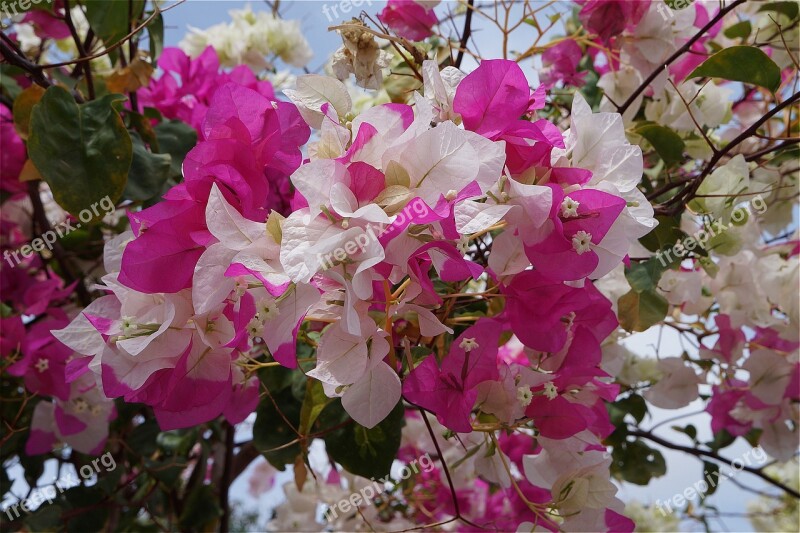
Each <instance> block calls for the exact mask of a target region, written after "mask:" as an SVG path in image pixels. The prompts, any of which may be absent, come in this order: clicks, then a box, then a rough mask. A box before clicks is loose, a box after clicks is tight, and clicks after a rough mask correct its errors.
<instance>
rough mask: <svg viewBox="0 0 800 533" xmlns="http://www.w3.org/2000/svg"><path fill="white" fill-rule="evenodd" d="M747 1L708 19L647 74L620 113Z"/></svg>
mask: <svg viewBox="0 0 800 533" xmlns="http://www.w3.org/2000/svg"><path fill="white" fill-rule="evenodd" d="M746 1H747V0H735V1H734V2H733V3H732V4H730V5H729V6H727V7H724V8H723V9H720V10H719V13H717V15H716V16H715V17H714V18H712V19H711V20H710V21H708V24H706V25H705V26H703V27H702V28H700V31H698V32H697V33H696V34H695V35H694V37H692V38H691V39H689V40H688V41H686V44H684V45H683V46H681V47H680V48H678V50H677V51H676V52H675V53H674V54H672V55H671V56H669V57H668V58H667V60H666V61H664V62H663V63H662V64H661V65H659V67H658V68H657V69H655V70H654V71H653V72H651V73H650V75H649V76H647V78H645V80H644V81H643V82H642V84H641V85H639V87H638V88H637V89H636V90H635V91H633V93H632V94H631V95H630V96H629V97H628V99H627V100H625V102H624V103H623V104H622V107H620V108H619V110H618V111H619V114H620V115H622V114H623V113H625V111H626V110H627V109H628V108H629V107H630V106H631V104H633V102H634V101H635V100H636V98H638V96H639V95H640V94H642V93H643V92H644V91H645V89H647V87H649V86H650V84H651V83H652V82H653V80H654V79H656V78H657V77H658V76H659V74H661V72H663V70H664V69H666V68H667V67H668V66H670V65H671V64H672V63H673V62H675V60H677V59H678V58H679V57H681V56H682V55H683V54H684V53H686V51H687V50H689V49H690V48H691V47H692V45H693V44H694V43H696V42H697V41H698V40H699V39H700V37H702V36H703V35H704V34H705V33H706V32H707V31H708V30H710V29H711V28H713V27H714V25H715V24H716V23H717V22H719V21H720V20H722V18H723V17H724V16H725V15H727V14H728V13H729V12H730V11H732V10H733V9H735V8H736V6H738V5H739V4H743V3H744V2H746Z"/></svg>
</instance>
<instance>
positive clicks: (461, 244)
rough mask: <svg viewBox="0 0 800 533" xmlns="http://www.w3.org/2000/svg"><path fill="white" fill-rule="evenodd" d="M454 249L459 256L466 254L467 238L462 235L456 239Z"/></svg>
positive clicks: (467, 247) (467, 248)
mask: <svg viewBox="0 0 800 533" xmlns="http://www.w3.org/2000/svg"><path fill="white" fill-rule="evenodd" d="M456 248H458V251H459V252H461V254H462V255H463V254H466V253H467V252H468V251H469V237H468V236H466V235H462V236H461V237H459V239H458V243H457V244H456Z"/></svg>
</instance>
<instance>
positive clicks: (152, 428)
mask: <svg viewBox="0 0 800 533" xmlns="http://www.w3.org/2000/svg"><path fill="white" fill-rule="evenodd" d="M160 431H161V430H160V429H159V427H158V423H157V422H156V420H155V418H151V419H150V420H145V421H144V422H143V423H141V424H139V425H138V426H136V428H134V430H133V431H132V432H131V434H130V435H129V436H128V437H127V438H126V439H125V442H126V443H127V444H128V446H130V448H131V449H133V450H136V453H137V454H139V455H140V456H149V455H152V454H153V453H155V451H156V449H157V446H156V438H157V437H158V434H159V432H160Z"/></svg>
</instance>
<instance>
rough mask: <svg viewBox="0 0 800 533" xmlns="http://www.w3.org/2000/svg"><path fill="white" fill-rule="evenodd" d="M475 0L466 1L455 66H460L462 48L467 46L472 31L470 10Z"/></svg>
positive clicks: (462, 56) (462, 53)
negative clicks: (465, 12)
mask: <svg viewBox="0 0 800 533" xmlns="http://www.w3.org/2000/svg"><path fill="white" fill-rule="evenodd" d="M474 5H475V0H469V1H468V2H467V16H466V18H464V31H463V32H461V43H460V44H459V45H458V55H457V56H456V62H455V67H456V68H461V61H462V60H463V59H464V50H466V48H467V42H468V41H469V36H470V33H472V11H473V7H474Z"/></svg>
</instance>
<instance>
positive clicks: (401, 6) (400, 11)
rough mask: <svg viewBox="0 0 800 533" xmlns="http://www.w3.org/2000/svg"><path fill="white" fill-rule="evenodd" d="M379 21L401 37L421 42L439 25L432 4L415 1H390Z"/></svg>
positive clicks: (379, 15) (379, 14) (381, 13)
mask: <svg viewBox="0 0 800 533" xmlns="http://www.w3.org/2000/svg"><path fill="white" fill-rule="evenodd" d="M378 20H380V21H381V22H383V23H384V24H386V25H387V26H388V27H389V28H391V29H392V30H393V31H394V32H395V33H396V34H397V35H399V36H400V37H405V38H406V39H409V40H411V41H421V40H423V39H425V38H426V37H430V35H431V29H432V28H433V26H435V25H436V24H438V23H439V19H437V18H436V13H434V12H433V7H432V6H431V2H424V3H423V2H416V1H415V0H389V1H388V2H387V3H386V7H384V8H383V11H381V12H380V13H378Z"/></svg>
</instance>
